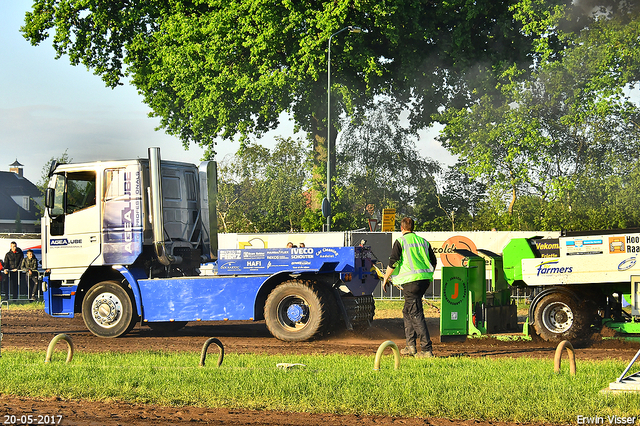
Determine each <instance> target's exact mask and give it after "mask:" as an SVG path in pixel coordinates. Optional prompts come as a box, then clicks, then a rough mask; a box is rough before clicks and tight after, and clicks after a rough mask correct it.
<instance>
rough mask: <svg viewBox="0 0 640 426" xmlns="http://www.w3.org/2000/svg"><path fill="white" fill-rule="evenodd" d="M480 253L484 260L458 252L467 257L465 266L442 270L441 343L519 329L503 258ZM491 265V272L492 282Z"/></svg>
mask: <svg viewBox="0 0 640 426" xmlns="http://www.w3.org/2000/svg"><path fill="white" fill-rule="evenodd" d="M480 252H481V254H482V255H483V256H478V255H477V254H475V253H472V252H470V251H468V250H456V253H458V254H461V255H463V256H464V259H463V261H462V266H444V267H442V279H441V283H440V284H441V291H440V298H441V302H442V303H441V308H440V339H441V341H443V342H446V341H455V340H464V339H466V337H467V336H480V335H483V334H487V333H496V332H502V331H507V330H511V329H515V328H516V327H517V325H518V317H517V308H516V305H515V304H514V303H512V302H511V290H510V288H509V286H508V284H507V282H506V280H505V278H504V272H503V268H502V257H501V256H499V255H497V254H495V253H492V252H489V251H486V250H480ZM487 265H488V267H489V268H490V271H491V280H490V281H489V282H488V281H487V278H486V271H487ZM487 289H489V290H487Z"/></svg>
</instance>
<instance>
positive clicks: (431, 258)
mask: <svg viewBox="0 0 640 426" xmlns="http://www.w3.org/2000/svg"><path fill="white" fill-rule="evenodd" d="M429 263H431V266H432V267H433V270H434V271H435V270H436V265H437V264H438V258H437V257H436V254H435V252H434V251H433V247H431V244H429Z"/></svg>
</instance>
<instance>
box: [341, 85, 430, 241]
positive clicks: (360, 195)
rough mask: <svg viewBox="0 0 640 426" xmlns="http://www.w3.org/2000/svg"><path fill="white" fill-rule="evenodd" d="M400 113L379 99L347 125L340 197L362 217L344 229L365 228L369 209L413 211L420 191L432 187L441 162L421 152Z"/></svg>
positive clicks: (347, 210) (353, 214)
mask: <svg viewBox="0 0 640 426" xmlns="http://www.w3.org/2000/svg"><path fill="white" fill-rule="evenodd" d="M402 112H403V108H402V107H401V106H400V105H398V104H397V103H395V102H392V101H391V100H390V99H388V98H385V99H380V100H379V101H378V102H377V103H376V105H375V108H374V109H372V110H370V111H369V112H368V113H367V114H366V115H365V116H364V117H363V119H362V121H356V122H351V123H348V124H346V125H345V126H344V131H343V132H342V135H341V138H340V141H339V153H338V179H337V187H338V188H342V190H341V194H340V195H342V197H337V198H338V199H339V200H340V201H341V202H342V203H343V204H346V205H345V206H344V209H343V210H340V209H338V211H342V213H343V214H348V215H350V217H352V218H358V219H357V223H353V224H347V223H345V224H344V225H348V226H349V227H348V228H342V229H354V228H361V227H365V226H366V223H367V220H366V219H367V218H368V217H371V213H372V212H373V211H376V212H379V211H380V210H381V209H383V208H395V209H396V212H397V214H399V215H408V214H411V213H412V209H413V206H414V205H415V202H416V200H417V199H418V198H419V197H420V191H429V190H430V188H432V187H434V180H433V175H434V174H435V173H437V172H438V171H439V170H440V166H439V165H438V163H437V162H435V161H433V160H431V159H426V158H423V157H422V156H421V155H420V153H419V151H418V149H417V147H416V135H415V133H414V132H413V131H412V130H410V129H409V128H406V127H405V126H403V125H402V123H401V113H402ZM334 221H339V219H338V218H336V219H334ZM338 229H340V227H338Z"/></svg>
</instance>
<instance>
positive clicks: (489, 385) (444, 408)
mask: <svg viewBox="0 0 640 426" xmlns="http://www.w3.org/2000/svg"><path fill="white" fill-rule="evenodd" d="M65 349H66V347H65ZM65 357H66V352H62V351H58V352H56V353H55V354H54V357H53V358H54V359H53V362H51V363H49V364H44V358H45V356H44V353H41V352H29V351H13V350H10V351H3V352H2V357H0V371H2V372H3V374H2V376H3V379H2V382H1V383H0V394H10V395H19V396H29V397H50V396H54V395H57V396H60V397H63V398H68V399H89V400H107V401H110V400H119V401H130V402H137V403H154V404H161V405H178V406H179V405H196V406H204V407H227V408H245V409H257V410H284V411H296V412H316V413H322V412H330V413H340V414H362V415H365V414H368V415H391V416H408V417H415V416H419V417H446V418H451V419H479V420H491V421H520V422H525V421H531V422H533V421H538V422H575V421H576V418H577V416H578V415H583V416H587V415H588V416H596V415H597V416H607V415H619V416H640V394H632V395H603V394H600V393H599V391H600V390H601V389H603V388H605V387H607V386H608V384H609V382H612V381H614V380H615V378H616V377H617V376H618V375H619V374H620V373H621V371H622V369H623V368H624V367H625V364H624V363H623V362H619V361H604V362H602V361H601V362H590V361H585V362H578V374H577V375H576V376H575V377H572V376H570V375H569V373H568V366H567V365H563V368H564V370H563V372H562V373H561V374H558V375H556V374H554V373H553V365H552V361H551V360H537V359H529V358H518V359H509V358H502V359H489V358H464V357H462V358H461V357H456V358H437V359H431V360H418V359H413V358H410V359H403V360H402V362H401V366H400V369H399V370H397V371H396V370H393V362H392V357H391V356H390V355H388V354H387V355H385V356H384V357H383V359H382V369H381V370H380V371H373V361H374V357H373V355H372V356H369V357H367V356H344V355H327V356H321V355H272V356H265V355H246V354H229V355H227V356H225V359H224V363H223V364H222V366H221V367H220V368H216V360H217V354H216V353H215V351H213V352H212V351H210V355H209V359H208V363H207V366H206V367H204V368H200V367H198V362H199V357H200V354H199V353H177V354H176V353H163V352H139V353H130V354H124V353H103V354H85V353H77V354H76V355H75V357H74V359H73V361H72V362H71V363H70V364H65V363H64V358H65ZM282 362H290V363H302V364H305V365H306V367H302V368H295V369H291V370H281V369H278V368H276V364H278V363H282ZM565 364H567V363H565Z"/></svg>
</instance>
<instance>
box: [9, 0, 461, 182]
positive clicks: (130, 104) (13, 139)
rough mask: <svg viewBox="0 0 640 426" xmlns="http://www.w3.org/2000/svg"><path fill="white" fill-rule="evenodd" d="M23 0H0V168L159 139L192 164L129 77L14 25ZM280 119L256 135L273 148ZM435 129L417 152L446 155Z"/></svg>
mask: <svg viewBox="0 0 640 426" xmlns="http://www.w3.org/2000/svg"><path fill="white" fill-rule="evenodd" d="M31 5H32V1H31V0H0V82H2V83H1V86H0V87H1V89H0V171H8V170H9V165H10V164H11V163H13V162H14V161H15V160H18V161H19V162H20V163H21V164H23V173H24V176H25V177H26V178H27V179H29V180H30V181H31V182H33V183H36V184H37V183H38V182H39V181H40V179H41V175H42V169H43V167H45V165H48V163H49V161H50V159H51V158H52V157H58V156H60V155H61V154H62V153H63V152H65V150H66V151H67V153H68V155H69V157H71V158H72V160H73V162H85V161H98V160H117V159H130V158H142V157H147V149H148V148H149V147H152V146H157V147H160V152H161V155H162V158H163V159H167V160H169V159H170V160H173V161H186V162H190V163H194V164H198V163H199V162H200V160H201V158H202V156H203V152H204V150H203V149H202V148H200V147H198V146H195V145H192V146H191V147H190V148H189V149H188V150H185V149H184V147H183V146H182V142H181V141H180V140H179V139H178V138H176V137H173V136H170V135H167V134H165V133H164V131H163V130H155V129H156V128H157V127H158V126H159V123H160V120H159V119H158V118H149V117H148V113H149V112H150V108H149V107H148V106H146V105H145V104H144V103H143V98H142V96H141V95H139V94H138V93H137V91H136V90H135V88H134V87H133V86H130V85H126V84H125V85H124V86H119V87H117V88H116V89H110V88H107V87H106V86H105V85H104V83H103V81H102V79H101V78H100V77H99V76H96V75H94V74H93V73H92V72H91V71H88V70H87V69H86V67H84V66H83V65H80V66H75V67H74V66H72V65H71V64H70V63H69V59H68V57H66V56H63V57H62V58H60V59H58V60H56V59H55V51H54V50H53V48H52V47H51V43H50V42H49V41H46V42H44V43H42V44H41V45H39V46H35V47H34V46H31V44H30V43H29V42H28V41H27V40H26V39H25V38H24V37H23V36H22V34H21V33H20V31H19V29H20V27H21V26H22V25H23V24H24V14H25V12H26V11H28V10H29V9H30V8H31ZM281 121H283V124H281V125H280V127H278V128H277V129H275V130H273V131H271V132H269V133H267V134H266V135H265V136H264V137H263V138H262V139H259V140H255V141H256V142H257V143H259V144H261V145H263V146H265V147H268V148H273V146H274V137H276V136H282V137H284V138H288V137H303V136H304V135H302V134H300V133H298V134H294V131H293V123H291V121H290V120H289V119H288V117H286V116H284V115H283V116H282V120H281ZM435 136H436V132H435V131H430V132H422V133H421V138H420V140H419V141H418V143H417V145H418V147H419V149H420V151H421V153H422V155H423V156H427V157H431V158H433V159H435V160H438V161H441V162H443V163H447V164H450V163H452V157H451V156H450V155H449V154H448V153H447V151H446V150H445V149H444V148H442V147H441V146H440V144H439V143H438V142H436V141H435V140H434V137H435ZM237 149H238V144H237V142H228V141H221V143H219V144H217V145H216V151H217V153H218V155H217V158H216V159H217V160H221V159H222V158H224V157H225V156H226V155H228V154H232V153H234V152H235V151H236V150H237Z"/></svg>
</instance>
